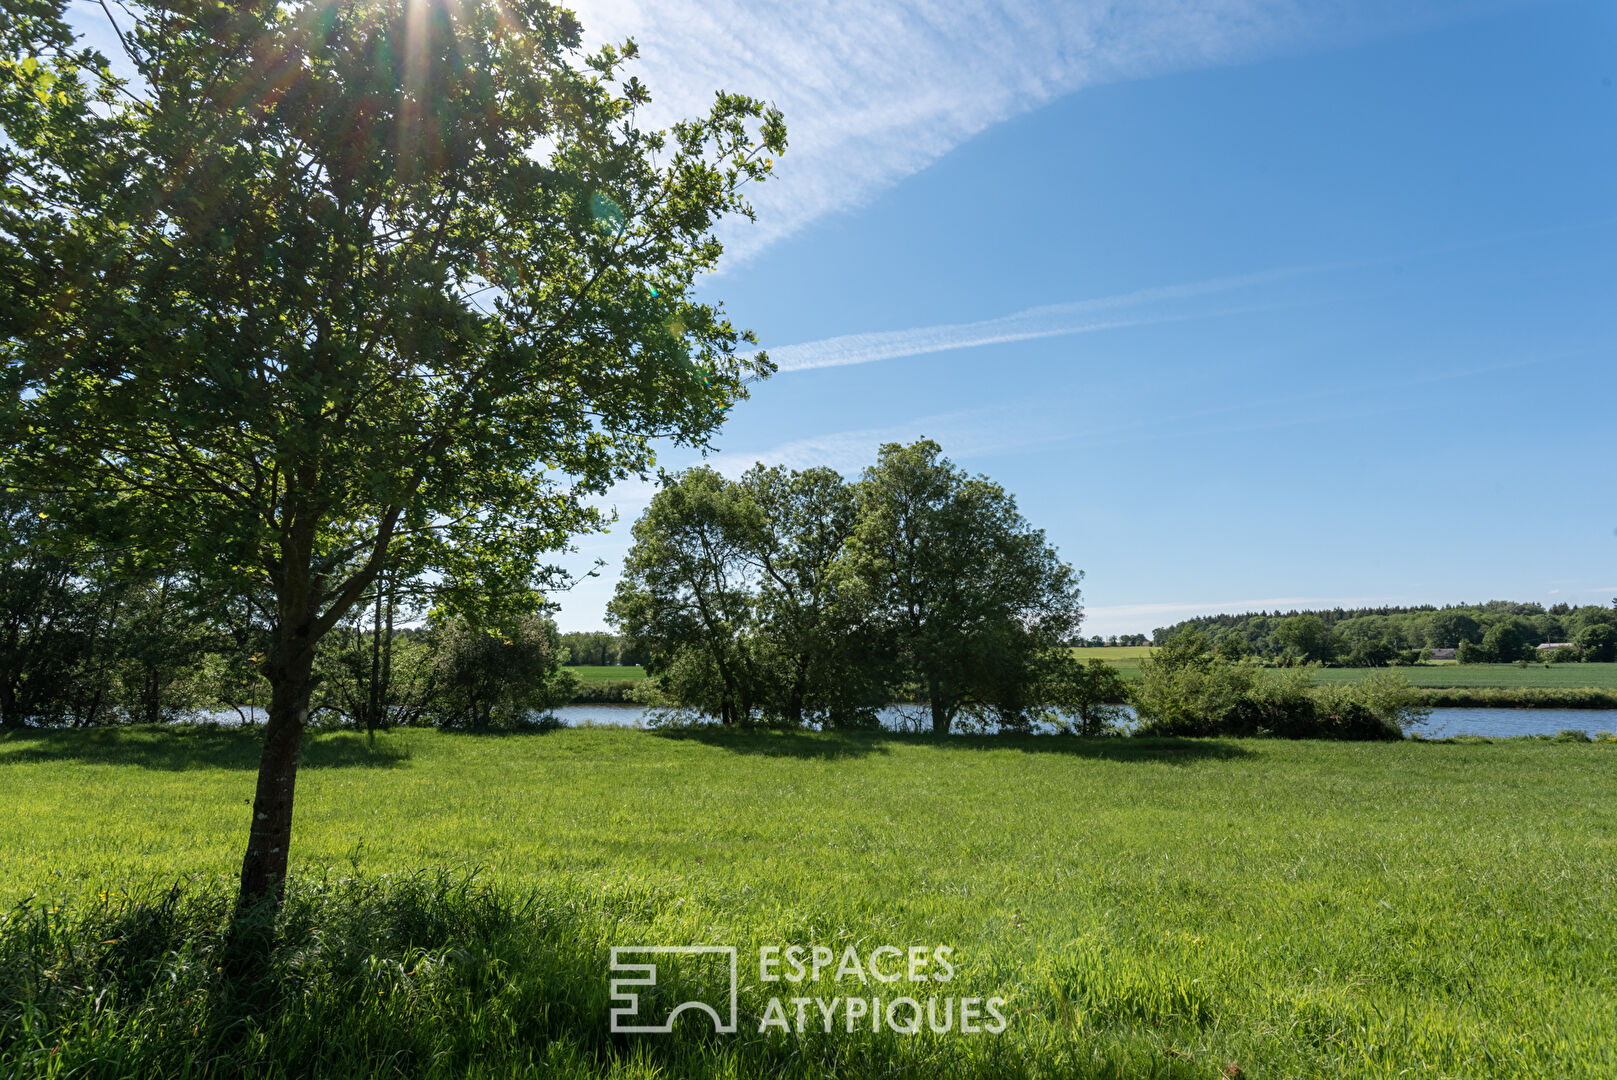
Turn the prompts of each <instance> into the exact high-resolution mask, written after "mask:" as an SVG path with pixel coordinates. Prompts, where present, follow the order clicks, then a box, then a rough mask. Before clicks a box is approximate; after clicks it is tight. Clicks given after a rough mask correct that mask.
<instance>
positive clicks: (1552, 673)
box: [1316, 664, 1617, 690]
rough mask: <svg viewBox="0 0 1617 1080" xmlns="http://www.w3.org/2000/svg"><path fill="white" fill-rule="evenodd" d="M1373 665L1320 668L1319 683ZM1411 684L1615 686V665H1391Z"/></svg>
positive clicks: (1355, 675) (1353, 675)
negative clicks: (1397, 666) (1395, 666)
mask: <svg viewBox="0 0 1617 1080" xmlns="http://www.w3.org/2000/svg"><path fill="white" fill-rule="evenodd" d="M1373 670H1375V669H1373V668H1322V669H1320V670H1319V671H1318V672H1317V673H1316V675H1317V679H1318V681H1319V682H1322V683H1335V682H1354V681H1357V680H1359V679H1362V678H1364V677H1365V676H1366V675H1368V674H1369V673H1370V672H1371V671H1373ZM1393 670H1395V671H1397V672H1398V674H1400V675H1402V676H1404V678H1406V679H1408V680H1409V681H1410V682H1411V683H1412V684H1414V685H1415V686H1424V687H1479V688H1480V687H1499V688H1502V689H1516V688H1520V687H1529V688H1543V689H1570V688H1573V687H1584V686H1591V687H1597V688H1599V689H1604V690H1611V689H1617V664H1548V665H1546V664H1534V665H1532V666H1531V667H1525V668H1519V667H1517V666H1516V665H1514V664H1437V665H1433V666H1430V667H1428V666H1426V665H1419V666H1417V667H1401V668H1394V669H1393Z"/></svg>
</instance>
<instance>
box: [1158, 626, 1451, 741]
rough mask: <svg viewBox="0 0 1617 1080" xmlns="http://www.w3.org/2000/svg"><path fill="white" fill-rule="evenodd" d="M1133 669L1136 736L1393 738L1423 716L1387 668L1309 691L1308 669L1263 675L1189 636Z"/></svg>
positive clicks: (1405, 685)
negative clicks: (1136, 673) (1136, 679)
mask: <svg viewBox="0 0 1617 1080" xmlns="http://www.w3.org/2000/svg"><path fill="white" fill-rule="evenodd" d="M1140 670H1141V680H1140V684H1139V686H1138V687H1137V688H1136V689H1135V692H1134V703H1135V708H1136V710H1137V711H1138V713H1139V716H1140V726H1139V729H1138V730H1139V734H1141V735H1191V736H1197V735H1241V736H1253V735H1257V736H1263V735H1272V736H1278V737H1281V738H1290V739H1308V738H1314V739H1397V738H1402V737H1403V734H1404V731H1405V729H1406V728H1408V727H1410V726H1413V725H1414V724H1418V723H1420V722H1421V721H1422V720H1423V719H1424V718H1425V712H1424V708H1423V707H1422V705H1421V704H1420V702H1421V698H1420V695H1419V692H1418V691H1416V690H1415V689H1414V688H1413V687H1411V686H1410V685H1409V682H1408V681H1407V680H1406V679H1404V678H1403V676H1401V675H1398V674H1396V673H1394V672H1392V671H1388V670H1378V671H1375V672H1372V673H1371V674H1370V675H1369V676H1367V677H1366V678H1365V679H1363V680H1361V681H1359V682H1355V683H1336V684H1331V685H1327V686H1315V685H1314V681H1313V680H1314V669H1313V668H1311V667H1293V668H1285V669H1281V670H1278V671H1265V670H1264V669H1262V668H1260V667H1259V666H1258V665H1257V664H1256V663H1254V662H1252V661H1250V660H1241V661H1238V662H1235V663H1230V662H1228V661H1224V660H1220V659H1218V658H1217V657H1215V656H1214V655H1212V653H1210V652H1209V651H1208V650H1207V648H1206V645H1205V643H1204V642H1203V641H1202V639H1201V637H1200V635H1198V634H1196V633H1195V632H1194V631H1192V632H1189V633H1186V634H1180V635H1177V636H1176V637H1175V638H1174V639H1173V640H1172V642H1170V644H1169V645H1168V646H1165V647H1164V648H1163V649H1162V650H1160V651H1159V652H1158V654H1157V655H1156V656H1154V657H1151V658H1149V659H1147V660H1146V661H1145V662H1144V663H1142V664H1141V666H1140Z"/></svg>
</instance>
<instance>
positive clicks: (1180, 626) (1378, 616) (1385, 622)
mask: <svg viewBox="0 0 1617 1080" xmlns="http://www.w3.org/2000/svg"><path fill="white" fill-rule="evenodd" d="M1191 632H1194V633H1196V634H1198V635H1200V637H1201V639H1202V641H1203V642H1204V643H1205V644H1206V645H1207V646H1208V648H1209V649H1210V650H1211V651H1212V652H1214V653H1216V654H1217V655H1218V656H1220V657H1222V658H1224V659H1226V660H1236V659H1240V658H1242V657H1246V656H1251V657H1255V658H1257V659H1259V660H1261V661H1264V662H1268V663H1272V664H1277V665H1281V666H1286V665H1291V664H1298V663H1321V664H1326V665H1330V666H1342V667H1387V666H1390V665H1396V664H1412V663H1417V662H1419V661H1420V660H1421V659H1423V658H1424V657H1425V656H1426V655H1428V653H1429V650H1433V649H1455V650H1456V657H1457V659H1459V660H1460V661H1461V662H1462V663H1514V662H1517V661H1523V660H1538V661H1545V662H1566V661H1578V660H1583V661H1590V662H1599V663H1607V662H1611V661H1612V660H1617V600H1613V601H1612V606H1611V607H1602V606H1600V605H1585V606H1581V607H1573V606H1569V605H1567V604H1556V605H1554V606H1553V607H1549V608H1546V607H1544V606H1543V605H1541V604H1531V603H1528V604H1523V603H1512V602H1509V601H1503V600H1494V601H1490V602H1488V603H1486V604H1477V605H1455V606H1451V607H1443V608H1437V607H1430V606H1426V607H1409V608H1398V607H1383V608H1360V609H1351V610H1350V609H1342V608H1336V609H1333V610H1328V611H1291V612H1285V613H1282V612H1267V611H1264V612H1255V613H1249V614H1245V615H1208V616H1202V617H1199V618H1195V619H1186V620H1185V621H1183V622H1179V623H1175V624H1174V625H1172V626H1169V627H1164V628H1160V629H1158V630H1157V631H1156V633H1155V635H1154V639H1155V642H1156V644H1158V645H1166V644H1168V643H1170V642H1172V641H1173V640H1174V639H1175V638H1177V637H1179V636H1180V635H1183V634H1186V633H1191ZM1550 643H1565V644H1566V645H1567V647H1566V648H1561V649H1544V650H1540V649H1538V648H1537V646H1539V645H1541V644H1550Z"/></svg>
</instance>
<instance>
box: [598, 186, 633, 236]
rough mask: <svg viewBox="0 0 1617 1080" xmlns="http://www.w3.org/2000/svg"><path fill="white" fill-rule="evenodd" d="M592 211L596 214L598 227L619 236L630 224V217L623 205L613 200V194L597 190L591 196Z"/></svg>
mask: <svg viewBox="0 0 1617 1080" xmlns="http://www.w3.org/2000/svg"><path fill="white" fill-rule="evenodd" d="M590 213H591V214H593V215H594V216H595V224H596V226H597V227H598V228H601V229H603V230H605V231H606V232H609V233H611V234H612V235H613V236H617V235H618V234H619V233H621V232H623V230H624V229H625V228H626V227H627V226H628V224H629V217H628V215H627V214H625V213H624V212H623V207H621V206H619V205H618V204H617V203H615V202H613V201H612V198H611V196H609V195H605V194H602V193H601V192H599V191H597V192H596V193H595V194H594V195H591V196H590Z"/></svg>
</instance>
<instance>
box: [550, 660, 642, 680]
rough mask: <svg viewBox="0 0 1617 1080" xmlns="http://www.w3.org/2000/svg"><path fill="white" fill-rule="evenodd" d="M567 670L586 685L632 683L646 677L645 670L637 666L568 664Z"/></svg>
mask: <svg viewBox="0 0 1617 1080" xmlns="http://www.w3.org/2000/svg"><path fill="white" fill-rule="evenodd" d="M567 670H568V671H571V672H572V673H573V674H574V675H577V676H578V677H579V680H580V681H582V682H586V683H602V682H633V681H637V680H639V679H644V678H645V677H646V669H645V668H643V667H640V666H639V665H634V666H630V665H627V664H625V665H623V666H621V667H619V666H616V665H610V664H609V665H601V664H570V665H568V667H567Z"/></svg>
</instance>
